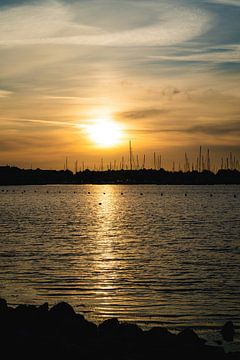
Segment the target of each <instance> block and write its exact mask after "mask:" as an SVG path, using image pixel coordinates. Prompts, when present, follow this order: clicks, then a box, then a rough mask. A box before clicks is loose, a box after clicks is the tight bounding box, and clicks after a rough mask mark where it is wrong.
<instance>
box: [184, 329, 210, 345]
mask: <svg viewBox="0 0 240 360" xmlns="http://www.w3.org/2000/svg"><path fill="white" fill-rule="evenodd" d="M177 339H178V340H179V341H180V343H181V344H182V345H187V346H199V345H203V344H205V342H206V340H204V339H201V338H199V336H198V335H197V334H196V333H195V332H194V331H193V330H192V329H191V328H186V329H184V330H183V331H181V332H180V333H179V334H178V335H177Z"/></svg>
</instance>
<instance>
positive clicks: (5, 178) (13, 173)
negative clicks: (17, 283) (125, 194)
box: [0, 166, 240, 186]
mask: <svg viewBox="0 0 240 360" xmlns="http://www.w3.org/2000/svg"><path fill="white" fill-rule="evenodd" d="M47 184H48V185H51V184H52V185H53V184H55V185H56V184H59V185H60V184H62V185H82V184H94V185H97V184H99V185H100V184H101V185H104V184H111V185H113V184H117V185H217V184H219V185H220V184H221V185H224V184H231V185H237V184H238V185H239V184H240V171H238V170H236V169H235V170H231V169H226V170H223V169H222V170H218V172H217V173H213V172H211V171H209V170H204V171H201V172H198V171H196V170H193V171H188V172H183V171H167V170H164V169H159V170H155V169H139V170H107V171H92V170H88V169H87V170H84V171H80V172H76V173H73V172H72V171H70V170H42V169H36V170H32V169H19V168H17V167H10V166H0V185H5V186H6V185H47Z"/></svg>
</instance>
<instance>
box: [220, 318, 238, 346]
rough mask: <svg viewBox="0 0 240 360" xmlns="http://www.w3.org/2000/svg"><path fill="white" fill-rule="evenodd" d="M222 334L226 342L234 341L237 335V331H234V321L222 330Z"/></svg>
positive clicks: (228, 322) (227, 323)
mask: <svg viewBox="0 0 240 360" xmlns="http://www.w3.org/2000/svg"><path fill="white" fill-rule="evenodd" d="M221 333H222V337H223V339H224V340H225V341H229V342H230V341H233V338H234V335H235V330H234V325H233V322H232V321H227V322H226V323H225V324H224V325H223V327H222V330H221Z"/></svg>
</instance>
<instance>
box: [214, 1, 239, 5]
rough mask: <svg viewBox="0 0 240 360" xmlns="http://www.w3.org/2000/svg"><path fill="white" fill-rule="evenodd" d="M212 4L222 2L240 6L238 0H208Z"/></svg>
mask: <svg viewBox="0 0 240 360" xmlns="http://www.w3.org/2000/svg"><path fill="white" fill-rule="evenodd" d="M210 2H211V3H214V4H222V5H228V6H240V2H239V0H210Z"/></svg>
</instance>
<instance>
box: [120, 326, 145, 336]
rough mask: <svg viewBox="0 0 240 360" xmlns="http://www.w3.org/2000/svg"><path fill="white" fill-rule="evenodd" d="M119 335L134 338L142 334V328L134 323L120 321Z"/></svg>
mask: <svg viewBox="0 0 240 360" xmlns="http://www.w3.org/2000/svg"><path fill="white" fill-rule="evenodd" d="M120 332H121V336H122V337H124V338H136V337H138V336H141V335H142V334H143V331H142V329H140V327H139V326H137V325H136V324H129V323H122V324H120Z"/></svg>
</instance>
